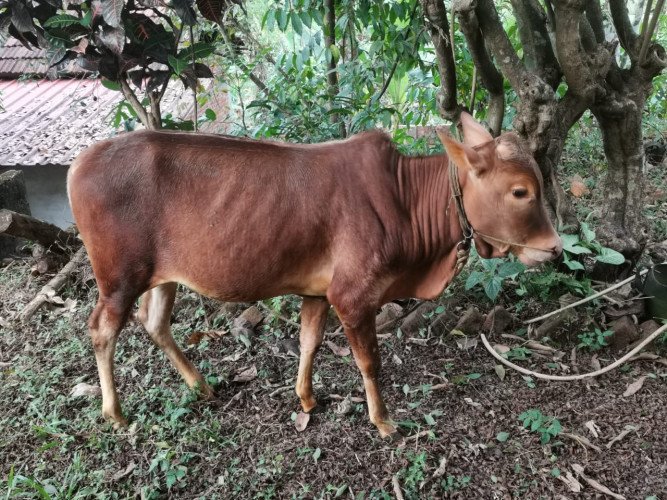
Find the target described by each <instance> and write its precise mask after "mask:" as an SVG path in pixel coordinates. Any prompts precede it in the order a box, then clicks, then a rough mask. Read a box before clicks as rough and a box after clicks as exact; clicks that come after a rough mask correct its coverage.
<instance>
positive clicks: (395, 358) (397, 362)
mask: <svg viewBox="0 0 667 500" xmlns="http://www.w3.org/2000/svg"><path fill="white" fill-rule="evenodd" d="M391 360H392V361H393V362H394V364H396V365H402V364H403V360H402V359H401V358H399V357H398V356H397V355H396V354H393V355H392V356H391Z"/></svg>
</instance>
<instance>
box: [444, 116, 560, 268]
mask: <svg viewBox="0 0 667 500" xmlns="http://www.w3.org/2000/svg"><path fill="white" fill-rule="evenodd" d="M461 125H462V128H463V138H464V142H463V143H460V142H458V141H457V140H455V139H453V138H452V137H450V136H449V135H448V134H446V133H444V132H442V131H439V132H438V135H439V136H440V139H441V140H442V142H443V144H444V145H445V149H446V150H447V154H448V156H449V158H450V159H451V160H452V161H453V162H454V164H455V165H456V166H457V167H458V170H459V178H460V179H461V188H462V191H463V205H464V208H465V212H466V215H467V217H468V221H469V222H470V225H471V226H472V227H473V229H474V231H475V233H476V234H475V246H476V247H477V251H478V253H479V254H480V256H482V257H484V258H490V257H504V256H506V255H507V254H508V253H509V252H512V253H513V254H515V255H516V256H517V257H518V258H519V260H520V261H521V262H523V263H524V264H526V265H528V266H533V265H537V264H540V263H542V262H546V261H548V260H551V259H553V258H555V257H557V256H558V255H559V254H560V253H561V251H562V249H563V246H562V242H561V240H560V237H559V236H558V233H556V231H555V230H554V228H553V225H552V224H551V221H550V220H549V216H548V214H547V211H546V209H545V207H544V203H543V201H542V191H543V183H542V174H541V173H540V170H539V168H538V167H537V163H536V162H535V160H534V159H533V157H532V155H531V154H530V153H529V151H528V148H527V147H526V145H525V144H524V142H523V140H522V139H521V138H520V137H519V136H518V135H516V134H515V133H512V132H507V133H504V134H502V135H500V136H499V137H497V138H495V139H494V138H493V137H492V136H491V134H489V133H488V132H487V131H486V129H485V128H484V127H483V126H482V125H480V124H479V123H477V122H476V121H475V120H474V119H473V118H472V117H471V116H470V115H468V114H467V113H462V115H461Z"/></svg>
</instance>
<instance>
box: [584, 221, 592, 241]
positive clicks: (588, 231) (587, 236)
mask: <svg viewBox="0 0 667 500" xmlns="http://www.w3.org/2000/svg"><path fill="white" fill-rule="evenodd" d="M581 234H582V235H583V236H584V240H585V241H587V242H588V243H592V242H593V240H594V239H595V231H593V230H592V229H591V228H590V226H589V225H588V224H587V223H585V222H582V223H581Z"/></svg>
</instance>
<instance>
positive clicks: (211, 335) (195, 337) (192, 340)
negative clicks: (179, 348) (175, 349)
mask: <svg viewBox="0 0 667 500" xmlns="http://www.w3.org/2000/svg"><path fill="white" fill-rule="evenodd" d="M226 333H227V332H225V331H222V330H211V331H209V332H193V333H192V334H191V335H190V337H189V338H188V341H187V343H188V345H197V344H199V343H200V342H201V341H202V340H217V339H219V338H220V337H222V336H223V335H225V334H226Z"/></svg>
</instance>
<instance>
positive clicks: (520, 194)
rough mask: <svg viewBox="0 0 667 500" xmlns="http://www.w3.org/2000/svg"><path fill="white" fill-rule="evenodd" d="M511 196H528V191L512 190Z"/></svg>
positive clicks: (521, 189)
mask: <svg viewBox="0 0 667 500" xmlns="http://www.w3.org/2000/svg"><path fill="white" fill-rule="evenodd" d="M512 194H513V195H514V197H515V198H523V197H525V196H526V195H527V194H528V190H527V189H526V188H514V189H512Z"/></svg>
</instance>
